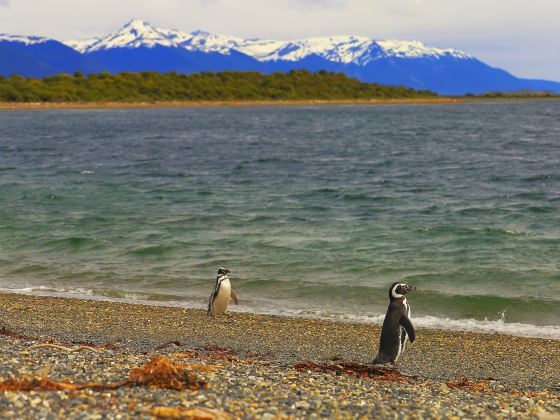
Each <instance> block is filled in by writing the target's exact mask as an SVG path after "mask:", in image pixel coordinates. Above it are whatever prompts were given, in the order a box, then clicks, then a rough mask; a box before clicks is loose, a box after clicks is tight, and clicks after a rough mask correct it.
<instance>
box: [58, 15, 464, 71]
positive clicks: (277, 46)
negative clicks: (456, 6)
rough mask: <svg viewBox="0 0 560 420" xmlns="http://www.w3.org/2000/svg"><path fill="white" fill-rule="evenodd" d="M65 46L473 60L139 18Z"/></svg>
mask: <svg viewBox="0 0 560 420" xmlns="http://www.w3.org/2000/svg"><path fill="white" fill-rule="evenodd" d="M65 44H66V45H68V46H70V47H72V48H74V49H75V50H77V51H79V52H81V53H86V54H87V53H92V52H97V51H104V50H105V51H106V50H110V49H113V48H139V47H147V48H153V47H155V46H160V47H174V48H183V49H185V50H187V51H196V52H206V53H220V54H230V53H231V52H232V51H237V52H240V53H242V54H245V55H247V56H249V57H252V58H254V59H256V60H258V61H261V62H267V61H279V60H284V61H299V60H302V59H304V58H306V57H309V56H312V55H315V56H317V57H321V58H323V59H325V60H328V61H332V62H336V63H344V64H356V65H365V64H367V63H369V62H370V61H372V60H379V59H383V58H390V57H395V58H396V57H398V58H419V57H430V58H440V57H453V58H457V59H468V58H472V57H471V56H470V55H468V54H466V53H464V52H462V51H458V50H454V49H441V48H433V47H428V46H426V45H424V44H423V43H422V42H420V41H398V40H383V41H376V40H372V39H369V38H366V37H358V36H333V37H316V38H307V39H299V40H293V41H275V40H268V39H243V38H238V37H233V36H227V35H221V34H210V33H208V32H203V31H194V32H181V31H177V30H172V29H162V28H156V27H154V26H152V25H150V24H149V23H147V22H144V21H141V20H132V21H130V22H128V23H127V24H126V25H125V26H123V27H122V28H121V29H119V30H118V31H116V32H113V33H111V34H109V35H108V36H106V37H104V38H95V39H92V40H80V41H67V42H65Z"/></svg>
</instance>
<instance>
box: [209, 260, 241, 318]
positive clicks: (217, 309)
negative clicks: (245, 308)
mask: <svg viewBox="0 0 560 420" xmlns="http://www.w3.org/2000/svg"><path fill="white" fill-rule="evenodd" d="M229 273H230V271H229V270H228V269H227V268H225V267H220V268H218V277H216V285H215V286H214V290H213V291H212V294H211V295H210V300H209V301H208V316H211V317H214V316H216V315H221V314H223V313H225V312H226V311H227V308H228V305H229V300H230V299H232V300H233V301H234V302H235V304H236V305H237V296H236V294H235V293H234V291H233V290H231V283H230V282H229V277H228V274H229Z"/></svg>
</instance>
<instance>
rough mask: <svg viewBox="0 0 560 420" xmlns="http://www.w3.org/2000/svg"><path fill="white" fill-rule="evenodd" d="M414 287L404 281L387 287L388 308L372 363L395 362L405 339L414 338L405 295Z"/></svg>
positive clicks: (401, 351)
mask: <svg viewBox="0 0 560 420" xmlns="http://www.w3.org/2000/svg"><path fill="white" fill-rule="evenodd" d="M411 290H416V287H414V286H412V285H410V284H406V283H399V282H397V283H393V284H392V285H391V287H390V288H389V308H388V309H387V314H386V315H385V319H384V320H383V327H382V328H381V340H380V342H379V353H377V357H376V358H375V359H374V360H373V362H372V363H374V364H381V363H389V362H390V363H391V364H393V365H394V364H395V363H396V362H397V360H398V358H399V357H400V356H401V354H403V352H404V349H405V346H406V340H407V339H408V340H410V342H411V343H413V342H414V340H415V339H416V332H415V331H414V326H413V325H412V322H410V305H409V304H408V302H407V300H406V297H405V295H406V294H407V293H408V292H410V291H411Z"/></svg>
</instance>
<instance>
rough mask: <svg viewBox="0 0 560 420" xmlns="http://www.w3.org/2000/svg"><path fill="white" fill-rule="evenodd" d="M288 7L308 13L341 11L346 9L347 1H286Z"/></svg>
mask: <svg viewBox="0 0 560 420" xmlns="http://www.w3.org/2000/svg"><path fill="white" fill-rule="evenodd" d="M284 3H286V4H287V6H295V7H297V8H301V9H303V10H306V11H317V10H320V9H333V8H334V9H340V8H343V7H345V5H346V3H347V2H346V1H345V0H285V1H284Z"/></svg>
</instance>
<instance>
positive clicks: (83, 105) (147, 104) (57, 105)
mask: <svg viewBox="0 0 560 420" xmlns="http://www.w3.org/2000/svg"><path fill="white" fill-rule="evenodd" d="M463 101H464V100H463V99H462V98H426V99H372V100H359V99H349V100H247V101H138V102H124V101H119V102H111V101H100V102H21V103H19V102H0V110H17V109H28V110H29V109H99V108H194V107H204V108H208V107H260V106H266V107H277V106H329V105H349V106H352V105H429V104H450V103H460V102H463Z"/></svg>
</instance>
